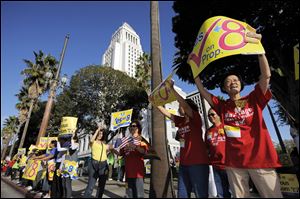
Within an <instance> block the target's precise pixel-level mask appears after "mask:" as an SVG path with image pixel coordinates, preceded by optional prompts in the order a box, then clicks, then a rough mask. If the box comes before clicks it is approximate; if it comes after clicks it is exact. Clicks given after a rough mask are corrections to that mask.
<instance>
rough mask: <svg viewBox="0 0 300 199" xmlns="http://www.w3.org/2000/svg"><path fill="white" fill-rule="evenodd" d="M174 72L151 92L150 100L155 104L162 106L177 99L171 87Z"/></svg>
mask: <svg viewBox="0 0 300 199" xmlns="http://www.w3.org/2000/svg"><path fill="white" fill-rule="evenodd" d="M173 74H174V72H173V73H172V74H170V75H169V76H168V77H167V78H166V79H165V80H164V81H163V82H161V83H160V84H159V85H158V87H156V88H155V89H154V90H153V91H152V93H151V94H150V96H149V100H150V102H151V103H152V104H153V105H154V106H162V105H165V104H167V103H169V102H173V101H175V100H176V97H175V95H174V93H173V92H172V90H171V88H170V81H172V76H173Z"/></svg>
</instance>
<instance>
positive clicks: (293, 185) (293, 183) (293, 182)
mask: <svg viewBox="0 0 300 199" xmlns="http://www.w3.org/2000/svg"><path fill="white" fill-rule="evenodd" d="M279 178H280V186H281V192H286V193H299V182H298V179H297V175H296V174H279Z"/></svg>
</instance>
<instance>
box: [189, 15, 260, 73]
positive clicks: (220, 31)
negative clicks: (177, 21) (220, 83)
mask: <svg viewBox="0 0 300 199" xmlns="http://www.w3.org/2000/svg"><path fill="white" fill-rule="evenodd" d="M247 32H255V29H254V28H252V27H251V26H249V25H248V24H246V23H245V22H241V21H238V20H235V19H231V18H228V17H224V16H216V17H212V18H209V19H207V20H206V21H205V22H204V23H203V24H202V26H201V28H200V30H199V33H198V36H197V39H196V42H195V44H194V48H193V51H192V53H191V54H190V55H189V58H188V61H187V62H188V63H189V64H190V66H191V68H192V71H193V76H194V78H195V77H197V76H198V75H199V74H200V73H201V71H202V70H203V69H204V68H205V67H206V66H207V65H208V64H209V63H211V62H213V61H215V60H217V59H220V58H222V57H226V56H230V55H237V54H263V53H265V51H264V48H263V46H262V44H261V43H260V41H259V40H256V39H252V38H249V37H246V33H247ZM246 40H249V42H246Z"/></svg>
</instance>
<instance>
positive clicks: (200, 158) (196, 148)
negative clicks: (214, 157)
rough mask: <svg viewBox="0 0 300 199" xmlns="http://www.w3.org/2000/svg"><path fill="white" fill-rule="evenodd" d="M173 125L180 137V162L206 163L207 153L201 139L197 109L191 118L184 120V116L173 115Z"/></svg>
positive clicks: (183, 163) (185, 163)
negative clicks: (187, 120)
mask: <svg viewBox="0 0 300 199" xmlns="http://www.w3.org/2000/svg"><path fill="white" fill-rule="evenodd" d="M174 123H175V126H176V127H178V132H177V133H178V134H179V137H180V138H179V139H180V164H181V165H195V164H208V155H207V151H206V147H205V144H204V141H203V139H202V122H201V118H200V115H199V113H198V112H197V111H193V118H190V120H189V122H186V120H185V118H184V117H180V116H177V115H174Z"/></svg>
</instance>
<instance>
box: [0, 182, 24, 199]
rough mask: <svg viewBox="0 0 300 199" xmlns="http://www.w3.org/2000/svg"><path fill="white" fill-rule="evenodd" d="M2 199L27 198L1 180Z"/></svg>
mask: <svg viewBox="0 0 300 199" xmlns="http://www.w3.org/2000/svg"><path fill="white" fill-rule="evenodd" d="M1 198H25V196H24V195H23V194H21V193H20V192H18V191H17V190H15V189H14V188H13V187H11V186H10V185H9V184H6V183H5V182H3V181H2V180H1Z"/></svg>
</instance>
